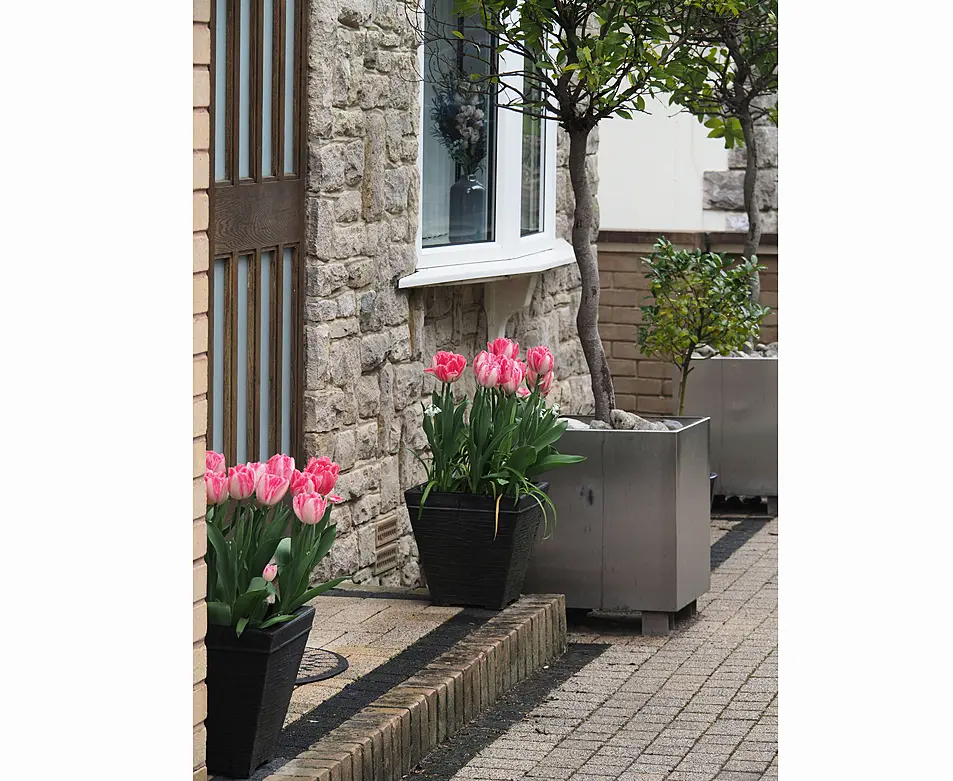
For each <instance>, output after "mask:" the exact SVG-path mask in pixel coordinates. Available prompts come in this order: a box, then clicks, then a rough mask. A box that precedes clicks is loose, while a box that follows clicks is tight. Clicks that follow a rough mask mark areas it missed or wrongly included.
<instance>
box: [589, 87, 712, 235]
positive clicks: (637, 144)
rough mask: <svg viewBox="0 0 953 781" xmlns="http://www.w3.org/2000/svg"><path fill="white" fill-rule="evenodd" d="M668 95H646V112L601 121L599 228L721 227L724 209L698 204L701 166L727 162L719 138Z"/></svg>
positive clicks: (675, 228)
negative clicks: (653, 97) (678, 108)
mask: <svg viewBox="0 0 953 781" xmlns="http://www.w3.org/2000/svg"><path fill="white" fill-rule="evenodd" d="M667 100H668V99H667V98H663V99H661V100H658V99H656V100H650V101H648V103H647V106H646V107H647V109H648V111H649V112H650V113H648V114H634V115H633V118H632V119H618V118H613V119H608V120H604V121H603V122H601V123H600V125H599V215H600V220H599V228H600V230H639V231H642V230H648V231H656V230H658V231H662V230H666V231H675V230H680V231H701V230H709V231H721V230H725V229H726V222H725V212H723V211H705V210H703V209H702V176H703V174H704V172H705V171H723V170H726V169H727V168H728V151H727V150H726V149H725V146H724V142H723V141H721V140H719V139H716V138H707V135H708V128H706V127H704V126H703V125H702V124H700V123H699V122H698V120H697V119H695V118H694V117H690V116H688V115H687V114H677V113H676V109H675V107H670V106H668V105H667Z"/></svg>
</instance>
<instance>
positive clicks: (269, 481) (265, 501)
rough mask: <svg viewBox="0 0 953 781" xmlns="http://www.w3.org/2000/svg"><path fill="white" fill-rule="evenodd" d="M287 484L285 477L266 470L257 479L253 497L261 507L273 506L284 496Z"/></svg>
mask: <svg viewBox="0 0 953 781" xmlns="http://www.w3.org/2000/svg"><path fill="white" fill-rule="evenodd" d="M288 485H289V481H288V480H287V479H286V478H284V477H280V476H279V475H274V474H271V473H269V472H266V473H265V474H263V475H262V476H261V480H259V481H258V486H257V487H256V488H255V497H256V498H257V499H258V503H259V504H260V505H262V506H263V507H273V506H274V505H276V504H278V502H280V501H281V500H282V499H284V498H285V494H286V493H288Z"/></svg>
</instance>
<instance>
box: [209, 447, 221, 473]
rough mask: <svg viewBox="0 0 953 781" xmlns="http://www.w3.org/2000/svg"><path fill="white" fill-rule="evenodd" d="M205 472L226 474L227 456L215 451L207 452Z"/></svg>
mask: <svg viewBox="0 0 953 781" xmlns="http://www.w3.org/2000/svg"><path fill="white" fill-rule="evenodd" d="M205 470H206V471H207V472H224V471H225V456H223V455H222V454H221V453H216V452H215V451H214V450H206V451H205Z"/></svg>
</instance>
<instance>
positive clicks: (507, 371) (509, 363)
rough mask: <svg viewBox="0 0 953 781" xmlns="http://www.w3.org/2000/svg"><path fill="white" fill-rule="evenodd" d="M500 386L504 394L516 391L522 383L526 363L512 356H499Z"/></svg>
mask: <svg viewBox="0 0 953 781" xmlns="http://www.w3.org/2000/svg"><path fill="white" fill-rule="evenodd" d="M498 360H499V363H500V387H501V388H502V389H503V392H504V393H506V394H513V393H516V389H517V388H518V387H519V386H520V385H522V384H523V376H524V374H525V373H526V365H525V364H524V363H523V362H522V361H518V360H514V359H512V358H499V359H498Z"/></svg>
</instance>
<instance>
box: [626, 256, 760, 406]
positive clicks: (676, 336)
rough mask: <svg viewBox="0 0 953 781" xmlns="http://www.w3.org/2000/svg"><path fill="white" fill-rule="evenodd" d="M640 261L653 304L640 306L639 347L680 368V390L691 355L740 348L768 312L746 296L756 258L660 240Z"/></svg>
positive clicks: (753, 335)
mask: <svg viewBox="0 0 953 781" xmlns="http://www.w3.org/2000/svg"><path fill="white" fill-rule="evenodd" d="M643 262H644V263H645V264H646V266H647V267H648V269H649V271H648V273H647V274H646V278H647V279H648V280H649V283H650V284H649V291H650V293H651V299H652V302H651V303H650V304H647V305H645V306H642V307H641V310H642V323H643V324H642V326H641V327H640V328H639V347H640V348H641V350H642V352H643V353H644V354H645V355H657V356H660V357H662V358H663V359H664V360H666V361H668V362H669V363H672V364H674V365H675V366H676V367H678V368H679V369H680V370H681V372H682V389H683V390H684V384H685V380H686V379H687V377H688V374H689V372H690V371H691V362H692V353H694V352H695V351H696V350H697V349H698V348H699V347H704V346H706V345H707V346H709V347H711V348H713V349H714V350H715V351H716V352H718V353H721V354H727V353H729V352H731V351H732V350H739V349H741V348H742V347H743V346H744V343H745V342H746V341H749V340H751V339H753V338H754V337H755V336H756V334H757V333H758V329H759V328H760V326H761V322H762V320H764V318H765V317H766V316H767V315H768V313H769V312H770V310H769V309H768V308H767V307H763V306H761V305H760V304H757V303H755V302H753V301H751V298H750V288H749V280H750V278H751V276H752V274H754V273H755V272H756V271H763V270H764V267H763V266H759V265H758V259H757V258H756V257H752V258H750V259H749V260H745V259H741V260H739V261H737V262H732V261H731V260H729V259H728V258H726V257H724V256H722V255H719V254H716V253H714V252H702V251H701V250H697V249H696V250H692V251H688V250H679V249H675V247H674V246H673V245H672V244H671V242H669V241H667V240H666V239H664V238H660V239H659V240H658V242H657V243H656V244H655V252H654V253H653V254H652V257H651V258H643ZM647 300H648V299H647ZM681 412H682V403H681V400H680V403H679V414H681Z"/></svg>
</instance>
